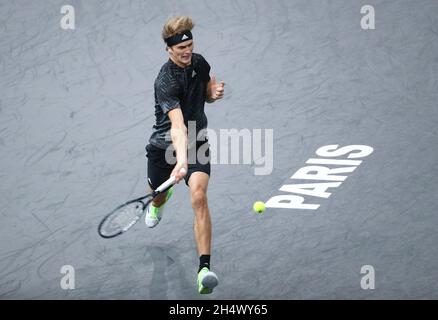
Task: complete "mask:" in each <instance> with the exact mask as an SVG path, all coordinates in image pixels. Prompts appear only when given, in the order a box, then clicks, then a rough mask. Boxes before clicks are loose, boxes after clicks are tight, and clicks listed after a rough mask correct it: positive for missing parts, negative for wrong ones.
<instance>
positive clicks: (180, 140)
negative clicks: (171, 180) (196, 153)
mask: <svg viewBox="0 0 438 320" xmlns="http://www.w3.org/2000/svg"><path fill="white" fill-rule="evenodd" d="M167 115H168V116H169V119H170V122H171V124H172V125H171V129H170V136H171V138H172V144H173V147H174V148H175V151H176V165H175V168H174V169H173V171H172V174H171V175H172V176H175V178H176V181H177V182H179V181H180V180H181V179H182V178H184V176H185V175H186V172H187V127H186V126H185V124H184V116H183V114H182V112H181V109H180V108H175V109H172V110H170V111H169V112H168V114H167ZM181 168H184V169H185V172H180V170H181Z"/></svg>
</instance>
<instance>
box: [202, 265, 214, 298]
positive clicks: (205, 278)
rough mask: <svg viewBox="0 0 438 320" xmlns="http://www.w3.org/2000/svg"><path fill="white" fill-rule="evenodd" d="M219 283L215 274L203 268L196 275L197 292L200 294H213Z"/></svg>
mask: <svg viewBox="0 0 438 320" xmlns="http://www.w3.org/2000/svg"><path fill="white" fill-rule="evenodd" d="M218 283H219V280H218V278H217V276H216V274H215V273H214V272H213V271H210V270H209V269H208V268H207V267H204V268H202V269H201V271H199V273H198V292H199V293H200V294H209V293H212V292H213V289H214V287H216V286H217V285H218Z"/></svg>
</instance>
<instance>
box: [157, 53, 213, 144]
mask: <svg viewBox="0 0 438 320" xmlns="http://www.w3.org/2000/svg"><path fill="white" fill-rule="evenodd" d="M209 73H210V65H209V64H208V62H207V61H206V60H205V59H204V57H202V56H201V55H200V54H196V53H193V54H192V62H191V65H190V66H188V67H185V68H181V67H179V66H177V65H176V64H175V63H174V62H173V61H172V60H171V59H169V60H168V61H167V62H166V63H165V64H164V65H163V66H162V67H161V70H160V72H159V73H158V76H157V79H156V80H155V84H154V89H155V119H156V121H155V125H154V126H153V132H152V135H151V137H150V139H149V143H150V144H152V145H154V146H156V147H158V148H160V149H166V148H167V147H168V146H169V145H171V144H172V140H171V138H170V128H171V122H170V119H169V116H168V115H167V113H168V112H169V111H170V110H172V109H175V108H181V111H182V114H183V116H184V123H185V125H186V127H187V129H189V126H188V122H189V121H196V135H197V133H198V132H199V131H200V130H201V129H205V128H207V117H206V115H205V113H204V104H205V100H206V98H207V83H208V82H209V81H210V75H209ZM192 134H193V133H189V136H190V135H192ZM194 137H196V136H195V135H194ZM189 139H190V137H189ZM191 143H193V142H192V141H189V144H191Z"/></svg>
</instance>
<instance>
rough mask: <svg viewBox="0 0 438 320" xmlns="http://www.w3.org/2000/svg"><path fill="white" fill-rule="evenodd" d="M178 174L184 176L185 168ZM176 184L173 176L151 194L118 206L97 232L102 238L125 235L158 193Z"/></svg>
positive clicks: (102, 222) (107, 216)
mask: <svg viewBox="0 0 438 320" xmlns="http://www.w3.org/2000/svg"><path fill="white" fill-rule="evenodd" d="M180 173H182V174H185V168H181V170H180ZM176 182H177V181H176V178H175V176H173V175H172V176H171V177H170V178H169V179H167V180H166V181H165V182H164V183H163V184H162V185H160V186H159V187H158V188H157V189H156V190H154V191H152V192H151V193H149V194H147V195H145V196H143V197H140V198H137V199H133V200H130V201H128V202H126V203H124V204H122V205H120V206H118V207H117V208H115V209H114V210H113V211H111V212H110V213H108V214H107V215H106V216H105V217H104V218H103V219H102V221H101V222H100V223H99V227H98V228H97V232H98V233H99V235H100V236H101V237H102V238H114V237H116V236H119V235H121V234H122V233H125V232H126V231H128V230H129V229H130V228H131V227H132V226H133V225H134V224H136V223H137V221H138V220H139V219H140V218H141V217H142V216H143V213H144V210H145V209H146V207H147V206H148V205H149V203H150V202H151V201H152V200H153V199H154V198H155V197H156V196H157V195H159V194H160V193H162V192H166V191H167V190H168V189H169V188H170V187H172V186H173V185H174V184H175V183H176Z"/></svg>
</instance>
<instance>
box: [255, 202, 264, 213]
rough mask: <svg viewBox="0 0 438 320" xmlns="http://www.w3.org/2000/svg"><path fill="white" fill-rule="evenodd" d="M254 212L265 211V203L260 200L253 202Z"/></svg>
mask: <svg viewBox="0 0 438 320" xmlns="http://www.w3.org/2000/svg"><path fill="white" fill-rule="evenodd" d="M252 208H253V209H254V211H255V212H257V213H262V212H263V211H265V208H266V207H265V204H264V203H263V202H262V201H256V202H254V205H253V206H252Z"/></svg>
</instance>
